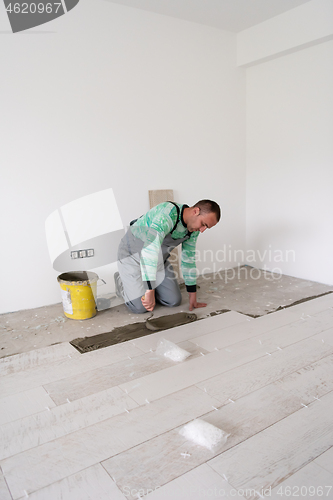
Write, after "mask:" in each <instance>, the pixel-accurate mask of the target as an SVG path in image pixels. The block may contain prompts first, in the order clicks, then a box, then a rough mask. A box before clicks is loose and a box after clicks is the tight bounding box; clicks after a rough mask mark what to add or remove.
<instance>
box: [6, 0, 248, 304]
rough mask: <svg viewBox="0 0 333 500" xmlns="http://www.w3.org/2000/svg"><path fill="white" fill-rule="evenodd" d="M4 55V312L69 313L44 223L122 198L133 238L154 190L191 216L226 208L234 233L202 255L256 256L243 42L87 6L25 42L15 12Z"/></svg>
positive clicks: (214, 239) (227, 230)
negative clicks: (104, 195)
mask: <svg viewBox="0 0 333 500" xmlns="http://www.w3.org/2000/svg"><path fill="white" fill-rule="evenodd" d="M6 32H7V33H6ZM0 44H1V52H0V67H1V74H2V77H1V79H0V103H1V105H0V109H1V115H0V134H1V135H0V136H1V148H0V165H1V171H2V174H1V198H0V203H1V215H2V236H3V238H2V244H1V255H0V263H1V277H2V286H1V290H2V297H1V305H0V312H8V311H15V310H20V309H25V308H33V307H38V306H42V305H46V304H50V303H56V302H60V288H59V285H58V283H57V281H56V276H57V272H55V271H54V270H53V269H52V268H51V264H50V260H49V256H48V251H47V246H46V239H45V234H44V222H45V219H46V218H47V217H48V215H49V214H50V213H51V212H53V211H54V210H56V209H57V208H58V207H60V206H62V205H64V204H66V203H69V202H70V201H72V200H75V199H76V198H79V197H82V196H85V195H88V194H90V193H94V192H97V191H100V190H102V189H106V188H109V187H112V188H113V190H114V193H115V197H116V200H117V203H118V206H119V209H120V214H121V216H122V219H123V223H124V225H126V224H127V223H128V221H129V220H131V219H132V218H134V217H137V216H139V215H141V214H142V213H143V212H145V211H146V210H147V209H148V190H149V189H162V188H173V189H174V191H175V199H176V200H177V201H180V202H183V203H188V204H192V203H194V202H196V201H197V200H198V199H200V198H203V197H205V198H212V199H215V200H216V201H217V202H219V203H220V204H221V206H222V207H223V211H224V220H223V222H222V223H220V224H219V225H218V226H217V227H216V228H214V229H212V230H211V231H207V232H206V233H205V234H204V235H202V237H201V238H200V244H199V249H200V250H203V249H204V248H210V249H212V250H214V251H215V250H217V249H219V248H220V247H222V245H223V244H224V243H226V242H227V243H228V244H230V245H232V246H233V247H234V248H241V249H245V76H244V70H243V69H241V68H236V41H235V35H233V34H231V33H227V32H223V31H219V30H216V29H214V28H209V27H206V26H200V25H197V24H194V23H188V22H185V21H180V20H176V19H173V18H167V17H163V16H159V15H157V14H151V13H148V12H143V11H140V10H136V9H131V8H127V7H122V6H119V5H115V4H112V3H108V2H105V1H98V0H85V1H81V2H80V3H79V4H78V6H77V7H75V9H73V10H72V11H70V13H68V14H67V15H65V16H63V17H61V18H59V19H57V20H55V21H53V22H51V23H49V24H46V25H43V26H40V27H38V28H35V29H32V30H30V31H28V32H26V33H25V32H22V33H17V34H15V35H13V34H11V33H10V28H9V23H8V20H7V18H6V16H5V12H4V8H3V7H2V8H1V9H0ZM101 216H102V214H101ZM213 264H214V263H213V262H211V263H208V267H209V266H210V268H211V269H212V270H213ZM231 264H232V263H231ZM229 265H230V263H229V262H221V263H218V267H228V266H229ZM203 267H205V268H207V264H205V263H199V269H202V268H203ZM206 270H207V269H206ZM101 277H103V276H102V275H101Z"/></svg>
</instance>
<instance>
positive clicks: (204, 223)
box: [187, 207, 217, 233]
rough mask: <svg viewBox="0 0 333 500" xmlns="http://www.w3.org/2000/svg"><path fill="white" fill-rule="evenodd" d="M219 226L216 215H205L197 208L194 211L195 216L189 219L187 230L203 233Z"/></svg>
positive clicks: (211, 213) (210, 213)
mask: <svg viewBox="0 0 333 500" xmlns="http://www.w3.org/2000/svg"><path fill="white" fill-rule="evenodd" d="M215 224H217V219H216V215H215V214H214V213H213V212H209V213H203V212H201V210H200V208H198V207H196V208H195V209H194V211H193V215H191V216H190V217H189V220H188V222H187V229H188V230H189V231H190V233H192V232H193V231H200V233H203V232H204V231H206V229H210V228H211V227H213V226H215Z"/></svg>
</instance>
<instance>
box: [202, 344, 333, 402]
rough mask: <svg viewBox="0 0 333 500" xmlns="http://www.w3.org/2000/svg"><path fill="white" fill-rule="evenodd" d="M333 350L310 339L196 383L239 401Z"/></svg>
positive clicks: (222, 399) (221, 398) (220, 396)
mask: <svg viewBox="0 0 333 500" xmlns="http://www.w3.org/2000/svg"><path fill="white" fill-rule="evenodd" d="M332 353H333V350H332V348H331V347H330V346H328V345H327V344H320V343H319V342H317V341H315V340H312V339H306V340H303V341H301V342H298V343H297V344H293V345H291V346H288V347H286V348H284V349H281V351H280V350H278V351H276V352H273V353H272V354H271V356H264V357H262V358H258V359H256V360H253V361H250V362H249V363H246V364H244V365H243V366H239V367H236V368H233V369H231V370H229V371H227V372H226V373H220V374H219V375H217V376H215V377H212V378H210V379H209V378H208V377H207V380H204V381H202V382H198V383H196V386H197V387H199V388H200V389H202V390H203V391H206V392H207V393H208V394H211V395H212V396H214V397H216V398H217V399H218V400H219V401H220V402H221V403H226V402H227V401H229V399H231V400H233V401H235V400H237V399H238V398H240V397H242V396H244V395H246V394H249V393H250V392H253V391H255V390H257V389H260V388H261V387H264V386H266V385H268V384H271V383H272V382H275V381H276V380H279V379H280V378H282V377H284V376H286V375H288V374H290V373H293V372H295V371H296V370H299V369H301V368H303V367H305V366H307V365H310V364H311V363H314V362H316V361H319V360H320V359H322V358H325V357H326V356H330V355H331V354H332Z"/></svg>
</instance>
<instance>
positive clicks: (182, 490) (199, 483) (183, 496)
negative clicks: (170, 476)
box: [147, 464, 244, 500]
mask: <svg viewBox="0 0 333 500" xmlns="http://www.w3.org/2000/svg"><path fill="white" fill-rule="evenodd" d="M235 494H236V495H237V497H236V498H239V499H240V500H242V499H244V497H243V496H241V495H238V494H237V492H235V491H234V489H233V488H232V487H231V486H230V484H228V483H227V481H225V480H224V479H223V478H222V477H221V476H220V475H219V474H217V473H216V472H215V471H213V470H212V469H211V468H210V467H209V466H208V465H206V464H203V465H200V466H199V467H196V468H195V469H193V470H191V471H189V472H187V473H186V474H184V475H183V476H180V477H178V478H177V479H175V480H174V481H171V482H170V483H168V484H166V485H164V486H162V487H161V488H159V489H157V490H155V491H153V492H151V493H149V494H148V496H147V500H169V499H171V498H172V500H203V499H206V498H212V499H213V498H228V497H230V498H232V497H234V496H235Z"/></svg>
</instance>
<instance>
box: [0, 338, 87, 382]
mask: <svg viewBox="0 0 333 500" xmlns="http://www.w3.org/2000/svg"><path fill="white" fill-rule="evenodd" d="M67 356H71V357H80V353H79V352H78V351H77V350H76V349H75V348H74V347H73V346H72V345H71V344H69V342H63V343H61V344H56V345H51V346H49V347H42V348H41V349H35V350H34V351H29V352H24V353H22V354H14V355H13V356H7V357H6V358H1V359H0V373H1V376H5V375H10V374H11V373H16V372H20V371H25V370H29V369H31V368H36V367H37V366H42V365H44V364H48V363H50V362H51V363H53V362H54V361H57V360H60V359H64V358H66V357H67Z"/></svg>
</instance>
